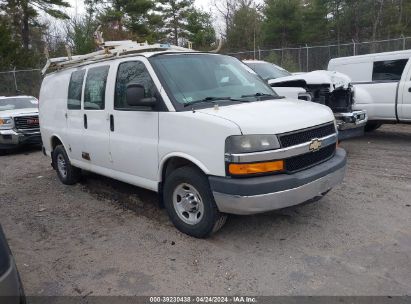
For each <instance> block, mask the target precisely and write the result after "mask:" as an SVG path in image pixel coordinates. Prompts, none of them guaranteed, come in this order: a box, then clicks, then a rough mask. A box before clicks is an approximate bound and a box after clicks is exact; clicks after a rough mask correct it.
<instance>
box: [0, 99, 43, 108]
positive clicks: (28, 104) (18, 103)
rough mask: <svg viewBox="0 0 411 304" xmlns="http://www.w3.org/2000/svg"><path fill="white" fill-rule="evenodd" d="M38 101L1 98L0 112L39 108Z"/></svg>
mask: <svg viewBox="0 0 411 304" xmlns="http://www.w3.org/2000/svg"><path fill="white" fill-rule="evenodd" d="M37 106H38V101H37V99H35V98H30V97H27V98H26V97H20V98H0V111H7V110H18V109H31V108H37Z"/></svg>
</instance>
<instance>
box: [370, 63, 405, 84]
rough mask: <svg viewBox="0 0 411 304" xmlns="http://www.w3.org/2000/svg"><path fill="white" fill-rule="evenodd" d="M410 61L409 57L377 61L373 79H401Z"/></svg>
mask: <svg viewBox="0 0 411 304" xmlns="http://www.w3.org/2000/svg"><path fill="white" fill-rule="evenodd" d="M407 62H408V59H399V60H388V61H376V62H374V70H373V73H372V80H373V81H378V80H392V81H399V80H401V76H402V72H403V71H404V68H405V66H406V64H407Z"/></svg>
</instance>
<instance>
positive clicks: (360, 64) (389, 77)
mask: <svg viewBox="0 0 411 304" xmlns="http://www.w3.org/2000/svg"><path fill="white" fill-rule="evenodd" d="M410 58H411V50H407V51H398V52H387V53H378V54H369V55H361V56H352V57H344V58H336V59H332V60H331V61H330V63H329V65H328V69H329V70H335V71H339V72H341V73H345V74H347V75H348V76H350V77H351V78H352V80H353V85H354V89H355V97H354V100H355V104H354V106H353V108H354V109H364V110H367V113H368V118H369V121H368V124H367V127H366V130H367V131H372V130H375V129H377V128H379V127H380V126H381V125H382V124H384V123H410V122H411V61H410V60H409V59H410Z"/></svg>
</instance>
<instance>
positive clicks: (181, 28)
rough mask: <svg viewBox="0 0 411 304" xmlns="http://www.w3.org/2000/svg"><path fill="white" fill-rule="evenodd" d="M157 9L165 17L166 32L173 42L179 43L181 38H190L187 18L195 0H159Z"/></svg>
mask: <svg viewBox="0 0 411 304" xmlns="http://www.w3.org/2000/svg"><path fill="white" fill-rule="evenodd" d="M159 3H160V5H159V6H158V7H157V10H158V11H159V12H160V14H161V15H162V17H163V22H164V23H163V24H164V29H165V30H164V34H165V35H166V36H167V37H169V39H171V41H172V42H173V44H175V45H179V42H180V38H188V36H189V33H188V32H187V29H186V27H187V23H188V21H187V18H188V17H189V15H190V12H192V9H193V5H194V0H159Z"/></svg>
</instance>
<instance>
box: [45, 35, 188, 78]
mask: <svg viewBox="0 0 411 304" xmlns="http://www.w3.org/2000/svg"><path fill="white" fill-rule="evenodd" d="M183 52H186V53H187V52H190V53H192V52H196V51H194V50H192V49H187V48H183V47H179V46H175V45H170V44H148V43H137V42H134V41H131V40H126V41H107V42H105V43H104V45H103V46H102V49H101V50H99V51H96V52H93V53H90V54H86V55H78V56H71V55H69V56H68V57H59V58H52V59H48V60H47V63H46V65H45V66H44V68H43V70H42V74H43V75H44V74H46V73H47V72H55V71H59V70H62V69H65V68H73V67H78V66H83V65H87V64H90V63H95V62H99V61H104V60H110V59H116V58H119V57H126V56H132V55H137V54H138V55H140V56H144V57H152V56H155V55H158V54H164V53H183Z"/></svg>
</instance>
